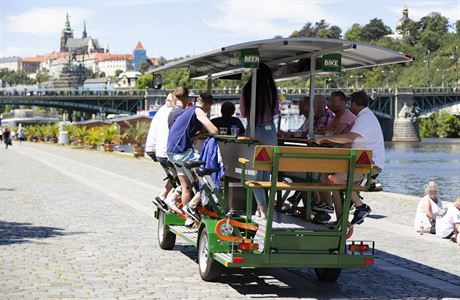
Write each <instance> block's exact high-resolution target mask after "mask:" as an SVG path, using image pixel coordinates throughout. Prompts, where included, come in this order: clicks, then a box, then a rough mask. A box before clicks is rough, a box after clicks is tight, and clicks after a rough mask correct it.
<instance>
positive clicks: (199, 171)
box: [195, 168, 220, 177]
mask: <svg viewBox="0 0 460 300" xmlns="http://www.w3.org/2000/svg"><path fill="white" fill-rule="evenodd" d="M219 170H220V168H197V169H196V170H195V172H196V174H198V176H200V177H203V176H206V175H211V174H212V173H215V172H219Z"/></svg>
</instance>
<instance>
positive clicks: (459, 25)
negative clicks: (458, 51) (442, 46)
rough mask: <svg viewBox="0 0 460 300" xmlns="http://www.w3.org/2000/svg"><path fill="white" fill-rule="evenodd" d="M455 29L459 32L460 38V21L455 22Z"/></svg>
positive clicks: (459, 36)
mask: <svg viewBox="0 0 460 300" xmlns="http://www.w3.org/2000/svg"><path fill="white" fill-rule="evenodd" d="M455 29H456V30H457V37H458V38H460V20H457V22H455Z"/></svg>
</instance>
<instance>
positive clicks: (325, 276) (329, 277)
mask: <svg viewBox="0 0 460 300" xmlns="http://www.w3.org/2000/svg"><path fill="white" fill-rule="evenodd" d="M315 273H316V277H318V279H319V280H321V281H336V280H337V279H339V277H340V273H342V269H337V268H315Z"/></svg>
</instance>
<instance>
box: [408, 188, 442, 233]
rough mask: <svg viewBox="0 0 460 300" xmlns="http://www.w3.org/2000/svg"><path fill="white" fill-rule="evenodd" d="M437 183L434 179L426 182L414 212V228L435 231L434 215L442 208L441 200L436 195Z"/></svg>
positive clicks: (421, 230)
mask: <svg viewBox="0 0 460 300" xmlns="http://www.w3.org/2000/svg"><path fill="white" fill-rule="evenodd" d="M437 193H438V185H437V184H436V182H434V181H430V182H428V184H427V185H426V188H425V196H424V197H423V198H422V199H420V202H419V203H418V205H417V211H416V213H415V221H414V227H415V230H416V231H418V232H420V233H422V232H429V233H431V234H435V233H436V217H437V216H438V213H440V212H441V210H442V201H441V199H439V198H438V197H437Z"/></svg>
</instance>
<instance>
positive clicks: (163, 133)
mask: <svg viewBox="0 0 460 300" xmlns="http://www.w3.org/2000/svg"><path fill="white" fill-rule="evenodd" d="M174 105H175V100H174V97H173V94H172V93H170V94H168V96H167V97H166V100H165V104H164V105H163V106H162V107H160V109H159V110H158V111H157V113H156V114H155V116H154V117H153V119H152V122H151V123H150V128H149V132H148V134H147V141H146V143H145V152H146V153H147V155H148V156H150V157H151V158H152V159H153V160H154V161H158V162H159V163H160V164H161V165H162V167H163V168H165V169H167V168H169V162H168V159H167V157H166V144H167V143H168V133H169V128H168V116H169V113H170V112H171V111H172V109H173V107H174ZM172 187H173V186H172V183H171V182H170V181H169V180H167V181H166V184H165V187H164V189H163V191H162V192H161V194H160V195H159V196H157V197H155V198H154V199H153V202H154V203H155V204H156V205H157V206H158V205H160V206H162V207H165V203H164V201H165V199H166V196H167V195H168V193H169V192H170V191H171V189H172Z"/></svg>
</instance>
